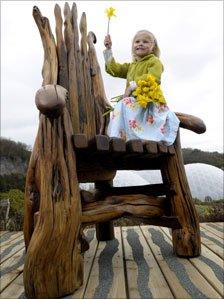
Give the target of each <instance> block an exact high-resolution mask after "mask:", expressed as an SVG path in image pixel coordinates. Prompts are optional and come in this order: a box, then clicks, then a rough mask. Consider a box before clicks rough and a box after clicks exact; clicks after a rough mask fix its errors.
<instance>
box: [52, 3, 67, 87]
mask: <svg viewBox="0 0 224 299" xmlns="http://www.w3.org/2000/svg"><path fill="white" fill-rule="evenodd" d="M54 15H55V22H56V28H55V31H56V38H57V54H58V80H57V83H58V85H61V86H63V87H64V88H66V89H67V90H68V81H69V80H68V65H67V50H66V46H65V41H64V37H63V34H62V25H63V20H62V16H61V8H60V6H59V5H58V4H56V5H55V7H54Z"/></svg>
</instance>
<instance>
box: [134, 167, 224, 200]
mask: <svg viewBox="0 0 224 299" xmlns="http://www.w3.org/2000/svg"><path fill="white" fill-rule="evenodd" d="M185 171H186V175H187V179H188V183H189V186H190V189H191V194H192V197H193V198H198V199H200V200H201V201H205V200H208V201H209V199H210V200H219V199H223V198H224V185H223V179H224V172H223V170H221V169H220V168H218V167H215V166H212V165H209V164H203V163H192V164H187V165H185ZM132 172H133V173H135V174H137V175H139V176H140V177H141V178H143V179H145V180H146V181H147V182H148V183H150V184H159V183H162V177H161V173H160V171H159V170H143V171H132Z"/></svg>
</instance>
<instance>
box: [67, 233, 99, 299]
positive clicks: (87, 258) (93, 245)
mask: <svg viewBox="0 0 224 299" xmlns="http://www.w3.org/2000/svg"><path fill="white" fill-rule="evenodd" d="M88 233H93V234H94V238H93V240H91V242H90V243H89V250H87V251H86V252H85V254H84V281H83V285H82V287H81V288H80V289H78V290H77V291H76V292H75V293H74V294H73V295H72V297H71V298H73V299H79V298H83V295H84V292H85V289H86V286H87V283H88V280H89V277H90V274H91V269H92V264H93V261H94V258H95V254H96V250H97V247H98V241H97V239H96V233H95V229H93V228H92V229H88V230H87V231H85V235H87V234H88Z"/></svg>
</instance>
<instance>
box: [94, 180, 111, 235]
mask: <svg viewBox="0 0 224 299" xmlns="http://www.w3.org/2000/svg"><path fill="white" fill-rule="evenodd" d="M111 186H113V180H109V181H98V182H96V183H95V188H96V189H98V190H99V191H102V192H103V190H105V189H106V188H108V187H111ZM96 237H97V240H98V241H109V240H113V239H114V225H113V221H106V222H100V223H97V224H96Z"/></svg>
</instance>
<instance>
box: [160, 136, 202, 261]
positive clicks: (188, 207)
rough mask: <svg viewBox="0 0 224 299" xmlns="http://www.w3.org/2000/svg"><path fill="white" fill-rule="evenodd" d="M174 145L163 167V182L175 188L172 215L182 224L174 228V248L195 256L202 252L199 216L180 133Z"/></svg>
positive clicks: (184, 255) (172, 196) (171, 199)
mask: <svg viewBox="0 0 224 299" xmlns="http://www.w3.org/2000/svg"><path fill="white" fill-rule="evenodd" d="M174 147H175V154H174V155H172V156H169V157H168V158H165V159H164V161H163V163H162V167H161V173H162V177H163V182H164V183H165V184H167V185H173V186H174V189H175V192H174V194H170V195H169V199H170V205H171V211H172V216H177V217H178V219H179V222H180V224H181V226H182V229H173V230H172V239H173V249H174V253H176V254H177V255H178V256H180V257H195V256H198V255H200V253H201V239H200V229H199V218H198V215H197V211H196V209H195V206H194V203H193V200H192V196H191V192H190V188H189V185H188V181H187V177H186V173H185V168H184V163H183V157H182V151H181V146H180V136H179V133H178V136H177V139H176V141H175V144H174Z"/></svg>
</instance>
